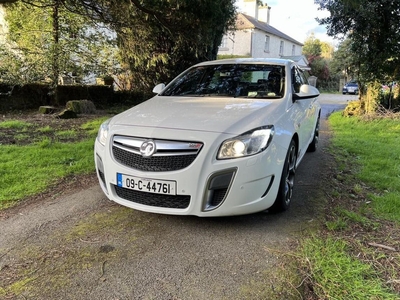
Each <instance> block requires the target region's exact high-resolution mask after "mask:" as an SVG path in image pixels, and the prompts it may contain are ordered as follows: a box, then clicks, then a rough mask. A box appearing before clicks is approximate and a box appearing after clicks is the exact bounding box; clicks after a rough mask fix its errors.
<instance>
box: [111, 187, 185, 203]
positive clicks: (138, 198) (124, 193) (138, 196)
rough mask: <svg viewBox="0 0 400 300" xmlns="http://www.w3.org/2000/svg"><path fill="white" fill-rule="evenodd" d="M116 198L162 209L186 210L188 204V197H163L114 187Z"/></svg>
mask: <svg viewBox="0 0 400 300" xmlns="http://www.w3.org/2000/svg"><path fill="white" fill-rule="evenodd" d="M114 189H115V192H116V193H117V195H118V197H120V198H122V199H125V200H128V201H131V202H135V203H138V204H143V205H148V206H155V207H164V208H178V209H184V208H187V207H188V206H189V204H190V196H185V195H163V194H153V193H146V192H139V191H134V190H131V189H126V188H122V187H119V186H117V185H114Z"/></svg>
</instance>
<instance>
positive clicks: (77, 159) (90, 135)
mask: <svg viewBox="0 0 400 300" xmlns="http://www.w3.org/2000/svg"><path fill="white" fill-rule="evenodd" d="M104 119H105V118H104V117H102V118H99V119H96V120H92V121H90V122H87V123H85V124H84V125H82V128H83V129H84V130H85V131H86V137H85V138H84V139H81V140H79V141H77V142H66V143H63V142H62V138H64V137H70V138H71V137H74V136H75V133H74V132H73V131H72V130H70V131H65V130H64V131H59V132H55V136H56V137H58V139H56V140H54V139H50V138H48V137H43V138H42V139H41V140H40V141H36V142H34V143H31V144H28V145H25V146H20V145H0V181H1V182H0V185H1V187H2V188H1V189H0V209H1V208H5V207H8V206H10V205H12V204H13V203H15V201H17V200H21V199H24V198H26V197H28V196H31V195H35V194H37V193H40V192H43V191H45V190H46V189H47V188H48V187H49V186H51V185H52V184H54V183H56V182H57V181H59V180H60V179H62V178H64V177H66V176H69V175H79V174H88V173H90V172H93V171H94V162H93V146H94V139H95V137H96V133H97V129H98V127H99V126H100V124H101V123H102V122H103V121H104ZM0 126H7V128H10V129H15V130H17V129H21V128H22V129H24V130H25V129H26V128H29V124H28V123H26V122H21V121H7V122H2V123H0ZM38 131H41V132H50V131H51V130H50V128H49V127H48V126H47V127H43V128H42V129H39V130H38ZM26 134H28V135H29V132H26Z"/></svg>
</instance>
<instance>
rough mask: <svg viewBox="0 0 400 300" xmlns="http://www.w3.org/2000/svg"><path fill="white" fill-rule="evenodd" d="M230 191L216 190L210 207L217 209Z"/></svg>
mask: <svg viewBox="0 0 400 300" xmlns="http://www.w3.org/2000/svg"><path fill="white" fill-rule="evenodd" d="M227 191H228V189H227V188H226V189H220V190H215V191H214V193H213V195H212V198H211V201H210V206H213V207H216V206H218V205H220V204H221V203H222V201H223V200H224V199H225V195H226V192H227Z"/></svg>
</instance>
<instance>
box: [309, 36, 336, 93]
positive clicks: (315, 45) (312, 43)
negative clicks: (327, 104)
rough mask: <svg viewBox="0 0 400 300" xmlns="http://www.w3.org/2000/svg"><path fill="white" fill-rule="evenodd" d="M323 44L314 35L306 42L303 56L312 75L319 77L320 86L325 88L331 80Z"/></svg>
mask: <svg viewBox="0 0 400 300" xmlns="http://www.w3.org/2000/svg"><path fill="white" fill-rule="evenodd" d="M322 45H323V44H322V43H321V41H320V40H319V39H317V38H315V35H314V34H313V33H312V34H311V35H310V36H308V37H307V39H306V40H305V42H304V46H303V55H305V56H306V57H307V60H308V62H309V65H310V67H311V70H310V74H311V75H314V76H316V77H318V85H319V86H321V85H322V86H323V85H324V83H323V82H325V81H327V80H328V79H329V75H330V73H329V68H328V62H327V60H326V59H325V58H323V57H322Z"/></svg>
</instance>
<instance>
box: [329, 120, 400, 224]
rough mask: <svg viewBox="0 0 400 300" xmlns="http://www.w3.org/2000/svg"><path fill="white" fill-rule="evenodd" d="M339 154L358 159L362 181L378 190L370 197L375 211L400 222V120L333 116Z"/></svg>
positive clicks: (333, 127)
mask: <svg viewBox="0 0 400 300" xmlns="http://www.w3.org/2000/svg"><path fill="white" fill-rule="evenodd" d="M330 123H331V127H332V129H333V131H334V137H333V139H332V143H333V146H334V147H335V149H337V152H336V154H337V155H341V156H342V157H346V155H349V156H350V158H354V159H356V161H357V164H358V165H359V167H360V170H359V173H358V175H357V176H358V178H359V179H360V180H361V181H363V182H364V183H366V184H367V185H368V186H370V187H372V188H373V189H375V190H376V192H374V193H372V194H371V195H370V197H371V200H372V205H373V208H374V211H375V212H376V213H377V214H379V215H380V216H382V217H384V218H386V219H388V220H392V221H396V222H400V120H392V119H377V120H362V119H360V118H356V117H352V118H345V117H342V116H341V114H340V113H335V114H333V115H332V116H331V117H330Z"/></svg>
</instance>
